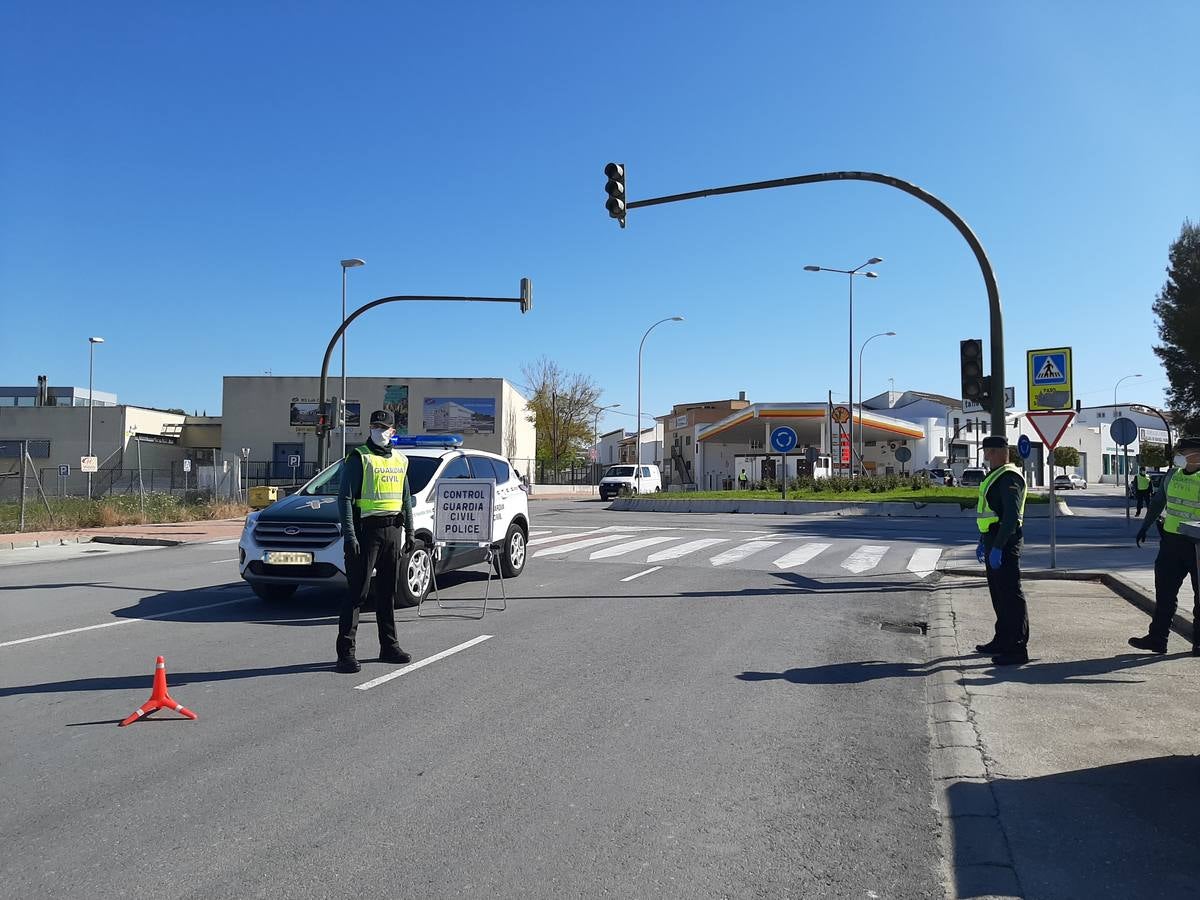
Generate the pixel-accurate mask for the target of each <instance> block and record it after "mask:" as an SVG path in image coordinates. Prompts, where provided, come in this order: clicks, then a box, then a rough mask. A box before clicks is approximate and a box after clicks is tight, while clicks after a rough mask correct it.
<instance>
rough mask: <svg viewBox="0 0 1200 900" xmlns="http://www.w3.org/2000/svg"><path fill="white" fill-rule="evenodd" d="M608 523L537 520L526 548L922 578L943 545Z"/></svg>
mask: <svg viewBox="0 0 1200 900" xmlns="http://www.w3.org/2000/svg"><path fill="white" fill-rule="evenodd" d="M716 530H717V529H676V528H647V527H644V526H642V527H624V526H609V527H605V528H591V529H581V528H544V529H539V530H537V531H535V532H531V534H532V535H536V537H532V538H531V539H530V541H529V546H530V556H531V557H533V558H535V559H537V558H546V559H567V558H571V559H575V560H587V561H612V562H627V563H647V564H650V565H656V568H657V567H661V564H663V563H676V564H678V565H691V566H704V567H707V568H715V569H720V568H741V569H745V568H754V569H761V570H766V571H771V572H803V571H805V570H808V571H809V572H810V573H811V572H815V571H818V570H819V571H820V572H822V573H826V574H828V575H833V576H841V577H846V576H847V575H848V574H849V575H882V574H906V575H909V576H915V577H917V578H918V579H925V578H928V577H929V576H930V575H932V574H933V573H934V572H936V571H937V568H938V564H939V562H940V561H941V558H942V554H943V552H944V548H942V547H926V546H914V544H913V543H912V542H897V543H893V544H883V543H873V544H863V543H857V542H854V541H848V540H843V541H834V540H832V539H830V540H825V541H816V540H811V539H809V538H806V537H804V536H797V535H789V534H779V533H771V532H766V531H760V532H757V533H751V534H735V535H734V536H731V537H696V536H695V532H696V531H716Z"/></svg>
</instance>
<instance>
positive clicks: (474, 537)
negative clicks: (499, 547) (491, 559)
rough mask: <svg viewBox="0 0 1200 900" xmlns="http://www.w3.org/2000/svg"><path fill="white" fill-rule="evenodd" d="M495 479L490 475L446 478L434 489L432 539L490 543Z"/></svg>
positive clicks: (436, 540)
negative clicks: (486, 476) (488, 476)
mask: <svg viewBox="0 0 1200 900" xmlns="http://www.w3.org/2000/svg"><path fill="white" fill-rule="evenodd" d="M495 505H496V482H495V481H494V480H493V479H490V478H447V479H443V480H439V481H438V483H437V485H436V487H435V489H434V507H433V540H434V542H435V543H440V544H490V543H492V542H493V541H494V540H495V536H494V535H493V534H492V531H493V529H494V527H495V526H494V524H493V518H492V510H493V509H494V508H495Z"/></svg>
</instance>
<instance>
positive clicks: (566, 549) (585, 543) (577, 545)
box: [533, 534, 630, 557]
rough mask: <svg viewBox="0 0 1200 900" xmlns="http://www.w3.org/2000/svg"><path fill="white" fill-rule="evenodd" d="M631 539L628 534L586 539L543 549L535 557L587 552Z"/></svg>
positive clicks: (604, 535)
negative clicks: (597, 547) (587, 550)
mask: <svg viewBox="0 0 1200 900" xmlns="http://www.w3.org/2000/svg"><path fill="white" fill-rule="evenodd" d="M629 537H630V535H628V534H602V535H599V536H598V537H590V538H584V539H583V540H582V541H575V542H574V543H571V544H559V545H558V546H557V547H543V548H542V549H541V550H538V551H536V552H535V553H534V554H533V555H534V556H535V557H536V556H550V555H551V554H555V553H570V552H571V551H572V550H585V549H587V548H588V547H595V546H596V545H597V544H611V543H612V542H613V541H624V540H627V539H628V538H629Z"/></svg>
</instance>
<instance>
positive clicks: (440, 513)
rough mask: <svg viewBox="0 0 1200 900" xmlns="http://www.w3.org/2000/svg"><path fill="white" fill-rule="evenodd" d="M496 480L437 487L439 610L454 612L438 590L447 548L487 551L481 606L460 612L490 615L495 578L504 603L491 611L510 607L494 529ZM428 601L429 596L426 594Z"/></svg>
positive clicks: (450, 480) (436, 594)
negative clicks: (470, 611) (497, 579)
mask: <svg viewBox="0 0 1200 900" xmlns="http://www.w3.org/2000/svg"><path fill="white" fill-rule="evenodd" d="M495 501H496V481H495V479H490V478H447V479H444V480H439V481H438V482H437V484H435V485H434V507H433V569H432V572H431V575H432V577H433V596H434V599H435V600H436V601H437V605H438V609H455V608H456V607H447V606H446V605H445V604H444V603H443V602H442V596H441V594H440V592H439V591H438V583H437V564H438V561H439V560H440V559H441V558H442V553H443V552H444V551H445V549H446V548H447V547H462V548H464V549H465V548H468V547H469V548H471V549H474V550H483V551H484V554H485V555H484V561H485V562H486V564H487V567H488V577H487V584H486V585H485V586H484V591H483V605H482V606H478V607H475V606H466V607H463V606H459V607H457V608H458V609H468V610H478V612H479V615H477V616H473V617H472V618H476V619H482V618H483V617H484V616H485V615H487V611H488V600H489V599H491V593H492V576H493V575H496V576H498V577H499V579H500V596H501V604H500V606H499V607H491V608H492V609H500V610H504V609H507V608H508V591H507V590H506V589H505V587H504V572H503V570H502V569H501V567H500V559H499V556H498V554H499V553H500V552H501V551H500V547H499V545H498V542H497V541H496V539H495V535H494V534H493V530H494V528H495V520H494V519H493V517H492V510H493V509H495V506H496V502H495ZM426 598H428V595H426ZM423 606H424V600H423V601H422V602H421V603H420V604H418V605H417V615H418V616H422V617H423V616H424V612H423V611H422V608H423Z"/></svg>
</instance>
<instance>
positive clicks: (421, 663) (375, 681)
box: [354, 634, 491, 691]
mask: <svg viewBox="0 0 1200 900" xmlns="http://www.w3.org/2000/svg"><path fill="white" fill-rule="evenodd" d="M489 638H491V635H490V634H481V635H480V636H479V637H476V638H471V639H470V640H469V641H463V642H462V643H461V644H456V645H455V646H453V647H451V648H450V649H449V650H443V651H442V652H441V653H435V654H433V656H427V657H425V658H424V659H420V660H417V661H416V662H415V663H412V664H411V665H407V666H405V667H404V668H403V669H397V670H396V671H395V672H388V673H387V674H386V675H380V676H379V677H378V678H372V679H371V680H370V681H364V682H363V683H362V684H356V685H355V686H354V689H355V690H356V691H369V690H370V689H371V688H373V687H379V685H381V684H384V683H386V682H388V681H391V680H392V679H393V678H399V677H400V676H401V675H406V674H408V673H409V672H415V671H416V670H417V669H420V668H423V667H425V666H427V665H429V664H430V663H435V662H437V661H438V660H439V659H445V658H446V657H447V656H450V655H451V654H452V653H458V651H460V650H466V649H467V648H468V647H474V646H475V645H476V644H481V643H483V642H484V641H486V640H488V639H489Z"/></svg>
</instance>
